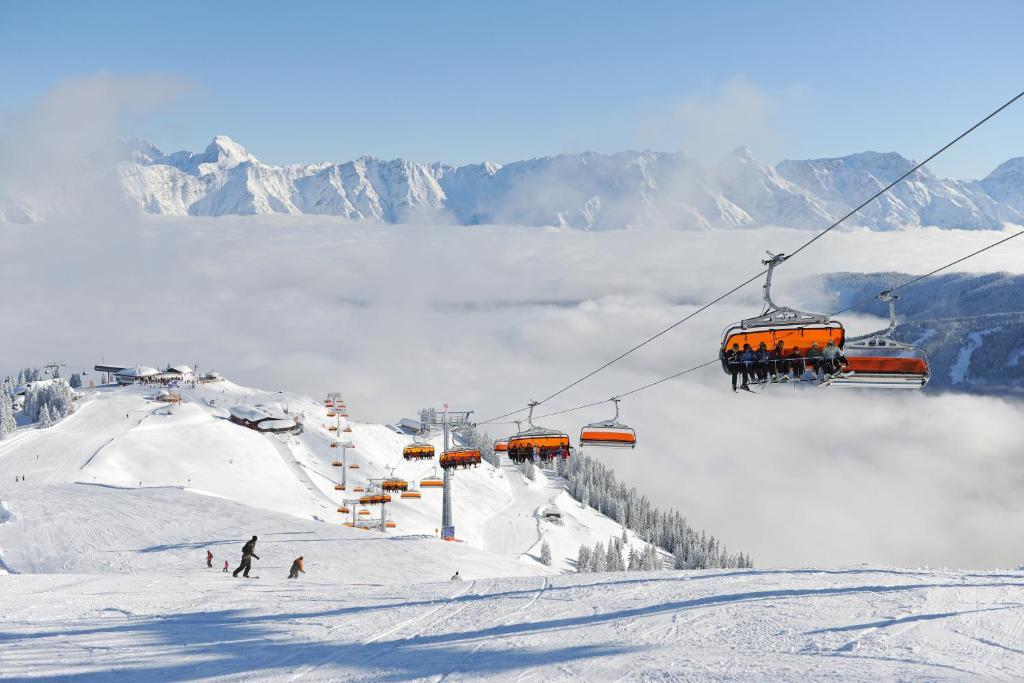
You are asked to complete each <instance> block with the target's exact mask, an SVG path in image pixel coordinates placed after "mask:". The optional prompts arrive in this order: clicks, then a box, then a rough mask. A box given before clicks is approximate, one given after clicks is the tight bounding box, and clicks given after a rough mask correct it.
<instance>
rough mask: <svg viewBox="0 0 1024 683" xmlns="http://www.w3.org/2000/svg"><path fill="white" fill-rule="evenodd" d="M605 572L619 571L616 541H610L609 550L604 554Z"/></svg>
mask: <svg viewBox="0 0 1024 683" xmlns="http://www.w3.org/2000/svg"><path fill="white" fill-rule="evenodd" d="M604 570H605V571H606V572H616V571H619V566H618V562H616V561H615V539H614V538H613V539H610V540H609V541H608V550H606V551H605V553H604Z"/></svg>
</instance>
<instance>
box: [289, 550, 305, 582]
mask: <svg viewBox="0 0 1024 683" xmlns="http://www.w3.org/2000/svg"><path fill="white" fill-rule="evenodd" d="M299 572H302V573H303V574H305V573H306V569H305V567H303V566H302V555H299V556H298V557H297V558H295V561H294V562H292V569H291V571H290V572H288V578H289V579H297V578H299Z"/></svg>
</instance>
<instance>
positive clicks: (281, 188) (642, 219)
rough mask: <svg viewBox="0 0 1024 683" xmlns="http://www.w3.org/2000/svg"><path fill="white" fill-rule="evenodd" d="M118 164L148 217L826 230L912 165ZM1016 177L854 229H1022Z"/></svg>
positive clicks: (892, 156)
mask: <svg viewBox="0 0 1024 683" xmlns="http://www.w3.org/2000/svg"><path fill="white" fill-rule="evenodd" d="M124 156H125V158H126V161H125V162H123V163H121V164H120V165H119V175H120V179H121V184H122V186H123V187H124V189H125V192H126V193H127V195H128V197H129V198H130V200H131V201H132V202H133V203H134V204H136V205H137V206H138V207H140V208H141V209H142V210H144V211H147V212H150V213H161V214H176V215H184V214H192V215H202V216H220V215H227V214H241V215H248V214H266V213H290V214H299V213H303V214H326V215H334V216H344V217H346V218H349V219H356V220H371V221H380V222H387V223H400V222H407V221H410V220H444V221H449V222H451V221H455V222H457V223H460V224H466V225H473V224H480V223H506V224H508V223H513V224H523V225H562V226H569V227H573V228H580V229H586V230H604V229H615V228H625V227H633V228H642V227H647V228H651V227H669V228H679V229H707V228H735V227H747V226H763V225H784V226H788V227H798V228H807V229H814V228H821V227H823V226H825V225H827V224H828V223H830V222H831V221H832V220H834V219H835V218H837V217H839V216H841V215H843V214H845V213H846V212H848V211H849V210H850V209H851V208H852V207H854V206H856V205H857V204H859V203H860V202H862V201H863V200H864V199H866V198H867V197H870V196H871V195H872V194H873V193H874V192H876V191H877V190H878V189H880V188H881V187H883V186H884V185H885V184H887V183H889V182H891V181H892V180H895V179H896V178H897V177H899V176H900V175H901V174H902V173H904V172H905V171H906V170H908V169H909V168H911V167H912V166H913V162H912V161H910V160H909V159H905V158H904V157H902V156H900V155H899V154H896V153H894V152H890V153H885V154H879V153H876V152H864V153H861V154H854V155H850V156H846V157H839V158H834V159H813V160H806V161H783V162H781V163H780V164H778V166H776V167H772V166H769V165H767V164H764V163H761V162H758V161H757V160H756V159H754V157H753V155H752V154H751V153H750V151H749V150H747V149H745V148H740V149H737V150H736V151H734V152H732V153H731V154H730V155H729V156H728V157H727V158H726V159H725V160H724V161H723V162H722V163H721V164H719V165H718V166H717V167H716V168H714V169H713V170H711V171H708V170H706V169H704V168H702V167H701V166H700V164H698V163H697V162H696V161H694V160H693V159H690V158H689V157H687V156H685V155H684V154H682V153H671V154H669V153H659V152H649V151H645V152H621V153H618V154H611V155H605V154H596V153H593V152H585V153H582V154H562V155H558V156H554V157H543V158H539V159H531V160H528V161H518V162H514V163H510V164H506V165H504V166H503V165H500V164H496V163H492V162H485V163H483V164H473V165H469V166H450V165H446V164H440V163H436V164H421V163H415V162H411V161H407V160H403V159H395V160H393V161H381V160H378V159H374V158H372V157H361V158H359V159H356V160H355V161H350V162H346V163H342V164H327V163H320V164H306V165H291V166H273V165H269V164H264V163H262V162H261V161H259V160H258V159H257V158H255V157H254V156H253V155H252V154H250V153H249V152H248V151H247V150H246V149H245V148H244V147H242V146H241V145H239V144H238V143H236V142H234V141H233V140H231V139H230V138H228V137H226V136H223V135H220V136H217V137H216V138H214V140H213V142H211V143H210V145H209V146H208V147H207V148H206V150H205V151H203V152H201V153H193V152H175V153H173V154H164V153H163V152H161V151H160V150H158V149H157V148H156V147H154V146H153V145H151V144H149V143H147V142H145V141H140V140H135V141H132V142H130V143H128V144H127V145H126V149H125V154H124ZM1021 167H1022V163H1021V160H1020V159H1015V160H1011V161H1008V162H1006V163H1005V164H1003V165H1002V166H1000V167H999V168H998V169H996V170H995V171H994V172H993V173H992V174H991V175H990V176H988V177H987V178H986V179H984V180H982V181H959V180H948V179H941V178H937V177H936V176H934V175H933V174H932V173H931V172H929V171H928V170H927V169H925V170H922V171H920V172H919V173H917V174H915V176H914V177H912V178H910V179H908V182H907V183H905V184H901V185H900V186H899V187H898V188H897V189H896V190H895V191H894V192H893V194H891V195H889V196H887V197H885V198H883V199H881V200H880V201H879V202H878V203H875V204H872V205H871V206H870V207H867V209H866V210H865V211H864V212H863V213H862V214H860V215H858V216H857V217H856V221H855V222H857V223H859V224H861V225H866V226H869V227H872V228H876V229H890V228H893V227H899V226H907V225H935V226H939V227H951V228H997V227H999V226H1001V225H1002V224H1003V223H1004V222H1016V223H1021V222H1024V195H1022V194H1021V191H1020V183H1019V182H1018V180H1019V176H1020V173H1021ZM19 215H20V214H19Z"/></svg>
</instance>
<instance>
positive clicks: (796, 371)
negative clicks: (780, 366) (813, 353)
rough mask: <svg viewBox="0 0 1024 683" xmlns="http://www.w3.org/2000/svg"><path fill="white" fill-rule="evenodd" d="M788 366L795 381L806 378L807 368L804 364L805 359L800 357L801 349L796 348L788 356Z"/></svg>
mask: <svg viewBox="0 0 1024 683" xmlns="http://www.w3.org/2000/svg"><path fill="white" fill-rule="evenodd" d="M786 364H787V366H788V368H787V369H788V370H789V372H792V373H793V379H800V378H801V377H803V376H804V372H805V371H806V369H807V366H806V365H805V364H804V357H803V356H801V355H800V349H799V348H798V347H796V346H794V347H793V348H792V349H790V351H789V353H788V354H787V355H786Z"/></svg>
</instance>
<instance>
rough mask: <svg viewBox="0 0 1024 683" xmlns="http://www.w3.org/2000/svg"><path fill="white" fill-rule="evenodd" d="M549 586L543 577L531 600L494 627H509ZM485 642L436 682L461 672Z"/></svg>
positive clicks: (484, 639)
mask: <svg viewBox="0 0 1024 683" xmlns="http://www.w3.org/2000/svg"><path fill="white" fill-rule="evenodd" d="M550 585H551V582H550V581H549V580H548V577H546V576H545V577H544V578H543V579H542V581H541V584H540V588H539V589H538V590H537V592H536V593H535V594H534V596H533V597H532V598H530V601H529V602H527V603H526V604H525V605H522V606H520V607H517V608H516V609H514V610H512V611H510V612H506V613H505V614H504V615H503V616H504V618H503V619H501V621H499V623H498V624H496V626H509V625H511V624H512V623H513V622H514V617H515V616H516V615H518V614H519V613H520V612H525V611H526V610H528V609H530V608H531V607H533V606H534V605H535V604H536V603H537V601H538V600H540V596H541V595H543V594H544V591H546V590H547V589H548V587H549V586H550ZM487 642H488V640H487V639H486V638H480V642H479V643H477V644H476V646H475V647H474V648H473V649H472V650H470V651H469V652H467V653H466V654H465V656H463V657H461V658H460V659H459V661H458V663H457V664H456V665H455V666H454V667H452V668H451V669H449V670H448V671H447V672H446V673H444V674H443V675H441V676H440V677H439V678H437V679H436V680H437V681H443V680H447V678H448V677H449V676H451V675H452V674H454V673H455V672H457V671H460V670H463V665H465V664H466V663H467V662H468V661H469V660H470V658H472V657H473V656H474V655H475V654H476V653H477V652H479V651H480V648H482V647H483V646H484V645H486V644H487Z"/></svg>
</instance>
